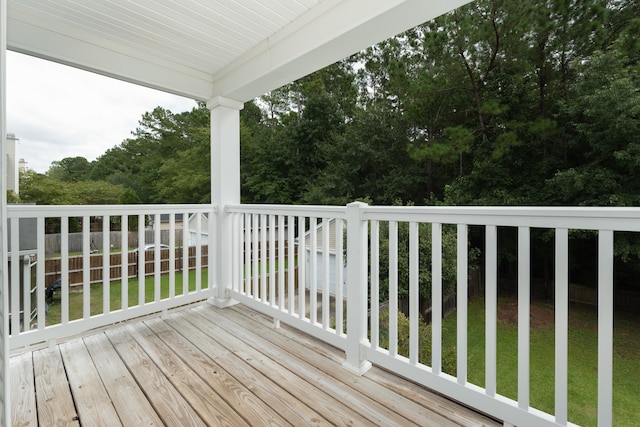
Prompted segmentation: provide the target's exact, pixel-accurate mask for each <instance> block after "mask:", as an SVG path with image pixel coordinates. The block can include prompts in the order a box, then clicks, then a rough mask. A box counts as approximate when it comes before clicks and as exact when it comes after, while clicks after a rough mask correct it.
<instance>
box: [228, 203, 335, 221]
mask: <svg viewBox="0 0 640 427" xmlns="http://www.w3.org/2000/svg"><path fill="white" fill-rule="evenodd" d="M226 210H227V212H232V213H252V214H267V215H292V216H311V217H318V218H338V219H346V218H347V208H346V206H317V205H316V206H302V205H258V204H252V205H248V204H247V205H227V206H226Z"/></svg>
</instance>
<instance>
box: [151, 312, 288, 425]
mask: <svg viewBox="0 0 640 427" xmlns="http://www.w3.org/2000/svg"><path fill="white" fill-rule="evenodd" d="M144 323H145V324H146V325H147V327H149V329H151V330H152V331H153V332H154V333H155V334H156V335H157V336H158V337H159V338H160V339H162V340H163V341H164V342H165V343H166V344H167V346H169V348H171V349H172V350H173V351H175V352H176V354H177V355H178V356H180V357H181V358H182V359H183V360H184V362H185V363H187V364H188V365H189V366H190V367H191V369H193V370H194V371H195V372H196V373H198V375H200V377H201V378H202V379H203V380H204V381H205V382H206V383H207V384H209V386H211V388H213V389H214V390H215V391H216V392H217V393H218V394H219V395H220V397H222V398H223V399H224V400H225V401H226V402H227V403H228V404H229V406H231V407H232V408H234V409H235V410H236V411H237V412H238V413H239V414H241V415H242V417H243V418H244V419H245V420H246V421H247V423H249V424H250V425H265V426H266V425H273V426H282V425H287V426H288V425H290V422H289V421H288V420H287V419H286V418H285V417H283V416H282V415H281V414H280V413H279V412H278V411H276V410H275V409H274V408H272V407H270V406H269V405H267V404H266V403H265V402H263V401H262V400H261V399H259V398H258V397H256V395H255V394H254V392H253V391H252V390H249V389H248V388H247V387H245V386H244V385H243V384H242V383H240V382H239V381H237V380H236V379H235V378H234V377H233V375H232V374H231V373H230V372H227V371H226V370H225V369H224V368H223V367H222V366H220V365H219V364H218V363H217V361H215V360H212V359H211V358H210V357H208V356H207V355H206V354H205V353H203V352H202V351H201V350H199V349H198V348H197V347H195V346H194V345H193V344H192V343H191V342H189V341H188V340H186V339H185V338H184V337H182V336H180V335H179V334H178V333H177V332H176V331H175V330H174V329H172V328H168V327H167V325H166V323H165V322H164V321H161V320H159V319H155V320H150V321H147V322H144ZM235 370H242V367H241V366H236V367H235Z"/></svg>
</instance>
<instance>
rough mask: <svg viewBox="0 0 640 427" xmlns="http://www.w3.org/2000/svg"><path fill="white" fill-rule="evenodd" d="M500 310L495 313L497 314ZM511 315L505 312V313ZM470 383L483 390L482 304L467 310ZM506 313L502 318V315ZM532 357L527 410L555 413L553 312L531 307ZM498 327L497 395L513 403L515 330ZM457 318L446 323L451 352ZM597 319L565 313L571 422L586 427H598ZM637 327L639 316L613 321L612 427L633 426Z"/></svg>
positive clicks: (576, 311)
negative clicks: (567, 331) (533, 409)
mask: <svg viewBox="0 0 640 427" xmlns="http://www.w3.org/2000/svg"><path fill="white" fill-rule="evenodd" d="M499 306H500V307H501V309H502V308H503V307H505V306H506V307H509V306H511V308H510V310H514V308H513V307H514V306H515V309H517V305H516V303H515V301H514V300H510V299H509V300H508V299H501V300H500V303H499ZM501 309H499V312H500V311H501ZM507 311H509V309H508V310H507ZM468 313H469V314H468V316H469V317H468V380H469V382H471V383H474V384H477V385H479V386H484V375H485V371H484V354H485V331H484V327H485V321H484V300H482V299H476V300H474V301H472V302H470V304H469V312H468ZM503 313H504V312H503ZM531 313H532V326H533V327H532V330H531V334H530V339H531V347H530V348H531V353H530V372H531V378H530V384H531V390H530V401H531V406H533V407H535V408H538V409H541V410H543V411H545V412H548V413H554V405H555V403H554V399H555V398H554V369H555V368H554V351H555V350H554V347H555V343H554V328H553V307H552V306H548V305H544V304H538V303H534V304H533V305H532V311H531ZM499 317H500V320H499V321H498V331H497V337H498V340H497V341H498V344H497V345H498V359H497V365H498V374H497V391H498V393H500V394H502V395H504V396H507V397H510V398H512V399H516V398H517V388H518V384H517V369H518V357H517V343H518V330H517V324H516V323H512V322H510V321H509V319H510V317H509V316H508V315H506V316H505V315H504V314H503V315H500V316H499ZM505 317H506V319H505ZM456 326H457V325H456V316H455V314H454V315H452V316H450V317H449V318H447V319H446V320H445V321H444V328H445V335H444V345H445V347H446V346H453V347H455V340H456V338H455V337H456ZM597 349H598V336H597V316H596V311H595V309H594V308H592V307H578V306H575V307H574V306H572V307H571V308H570V311H569V372H568V383H569V384H568V387H569V390H568V392H569V408H568V411H569V420H570V421H571V422H573V423H576V424H579V425H585V426H595V425H596V424H597V394H598V389H597V366H598V360H597V359H598V356H597V354H598V353H597ZM639 354H640V321H639V319H638V318H637V316H636V317H635V318H634V317H633V316H629V315H622V314H621V315H616V318H615V331H614V372H613V381H614V385H613V424H614V425H616V426H635V425H637V422H638V412H639V411H640V399H639V398H640V387H639V386H638V384H640V370H639V369H638V368H640V364H639V363H638V362H639V359H638V355H639Z"/></svg>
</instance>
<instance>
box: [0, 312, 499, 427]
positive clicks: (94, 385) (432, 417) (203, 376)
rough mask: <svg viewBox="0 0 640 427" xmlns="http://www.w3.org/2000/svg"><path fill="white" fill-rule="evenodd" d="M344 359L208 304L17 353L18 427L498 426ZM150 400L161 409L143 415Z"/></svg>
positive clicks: (255, 318)
mask: <svg viewBox="0 0 640 427" xmlns="http://www.w3.org/2000/svg"><path fill="white" fill-rule="evenodd" d="M343 362H344V353H343V351H341V350H339V349H336V348H334V347H331V346H329V345H328V344H326V343H323V342H321V341H319V340H317V339H315V338H313V337H311V336H309V335H306V334H304V333H301V332H299V331H296V330H294V329H292V328H289V327H287V326H283V327H282V328H279V329H274V328H273V323H272V321H271V319H269V318H268V317H266V316H263V315H261V314H259V313H257V312H255V311H253V310H251V309H249V308H247V307H243V306H237V307H232V308H227V309H218V308H215V307H213V306H210V305H208V304H203V305H200V306H192V307H188V308H184V309H182V310H179V311H176V312H174V313H170V314H169V315H168V316H167V317H166V319H162V320H161V319H159V318H158V319H153V320H152V319H151V318H145V319H141V320H134V321H130V322H127V323H126V324H124V325H120V326H117V327H113V328H107V329H102V330H101V331H100V332H95V333H94V335H92V336H85V337H84V338H76V339H72V340H70V341H69V342H67V343H65V344H62V345H60V346H59V347H58V349H57V350H54V351H53V352H52V353H50V350H36V351H34V352H32V353H29V352H26V353H24V354H23V355H20V356H14V357H13V358H12V359H11V369H12V372H15V373H14V374H13V378H12V380H13V382H12V387H13V388H12V393H13V394H14V396H13V397H14V398H13V399H12V402H13V407H12V414H18V415H19V416H18V417H16V418H14V425H25V424H27V425H36V423H38V421H39V424H40V425H47V426H48V425H64V424H69V425H78V421H79V424H81V425H83V426H85V425H109V426H111V425H117V423H118V421H121V422H122V424H124V425H143V424H145V423H146V424H147V425H151V424H154V425H156V424H164V425H185V426H186V425H188V426H203V425H222V424H224V425H267V424H273V425H294V426H297V425H316V426H324V425H340V426H347V425H349V426H354V425H367V426H368V425H384V426H394V425H397V426H409V425H421V426H461V425H462V426H471V425H475V426H484V425H486V426H491V427H493V426H497V425H498V423H496V422H494V420H492V419H490V418H487V417H485V416H482V415H480V414H477V413H475V412H473V411H472V410H470V409H467V408H464V407H462V406H460V405H458V404H456V403H454V402H451V401H449V400H448V399H446V398H445V397H443V396H439V395H437V394H435V393H432V392H430V391H429V390H427V389H425V388H424V387H422V386H420V385H418V384H415V383H412V382H410V381H407V380H404V379H402V378H399V377H397V376H396V375H394V374H393V373H389V372H386V371H384V370H382V369H379V368H376V367H373V368H372V369H371V370H370V371H369V372H368V373H367V374H366V375H364V376H356V375H353V374H351V373H349V372H347V371H345V370H344V368H343V367H342V363H343ZM65 373H66V375H65ZM34 374H35V375H36V378H35V379H34ZM21 387H22V389H21ZM14 390H15V391H14ZM54 390H55V391H54ZM20 393H22V394H26V395H27V396H25V398H26V400H25V398H16V397H15V396H20ZM28 394H31V397H30V396H28ZM33 396H35V397H33ZM65 396H66V397H65ZM29 399H32V400H31V402H32V403H29ZM65 399H66V403H64V401H65ZM34 401H35V403H33V402H34ZM112 402H113V403H112ZM99 405H104V406H105V407H104V408H103V407H102V406H99ZM63 408H64V409H63ZM141 408H143V412H147V413H153V412H154V411H155V414H156V415H157V417H153V416H150V417H149V418H148V419H147V420H146V422H141V421H140V417H139V415H136V414H137V412H136V411H139V410H140V409H141ZM36 410H37V411H36ZM56 410H58V411H59V412H55V411H56ZM75 411H78V412H77V414H78V415H79V420H74V419H73V417H74V414H75V413H76V412H75ZM34 414H35V415H34ZM60 414H64V415H65V416H66V418H65V417H62V416H61V415H60ZM18 418H20V419H18ZM37 418H40V419H39V420H38V419H37ZM69 418H71V419H69ZM21 419H25V420H26V421H20V420H21ZM56 420H58V421H59V422H56ZM67 422H69V423H67ZM19 423H22V424H19Z"/></svg>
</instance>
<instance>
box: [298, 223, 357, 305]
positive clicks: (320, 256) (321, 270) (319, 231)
mask: <svg viewBox="0 0 640 427" xmlns="http://www.w3.org/2000/svg"><path fill="white" fill-rule="evenodd" d="M324 224H325V223H323V222H318V224H317V225H316V227H315V231H314V230H309V231H308V232H307V233H306V234H305V235H304V246H305V253H306V256H305V263H306V265H305V283H306V287H307V288H309V287H310V286H311V259H312V256H313V255H312V251H313V248H312V241H311V240H312V238H311V237H312V233H315V236H316V250H315V260H316V274H315V276H316V283H317V288H316V289H317V290H318V292H320V291H322V290H323V289H324V284H325V277H324V276H325V267H324V257H325V255H326V256H328V257H329V277H328V279H327V280H326V281H327V282H328V284H329V288H328V289H329V294H330V295H336V265H337V263H338V261H337V260H338V257H337V252H336V248H337V244H336V238H337V237H336V220H335V219H331V220H329V221H328V233H329V247H328V248H327V249H326V250H325V248H324V238H323V229H324ZM344 259H345V258H344V257H342V260H343V261H342V266H340V268H342V295H343V297H346V295H347V284H346V276H347V274H346V271H347V270H346V268H347V267H346V265H345V263H344Z"/></svg>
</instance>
